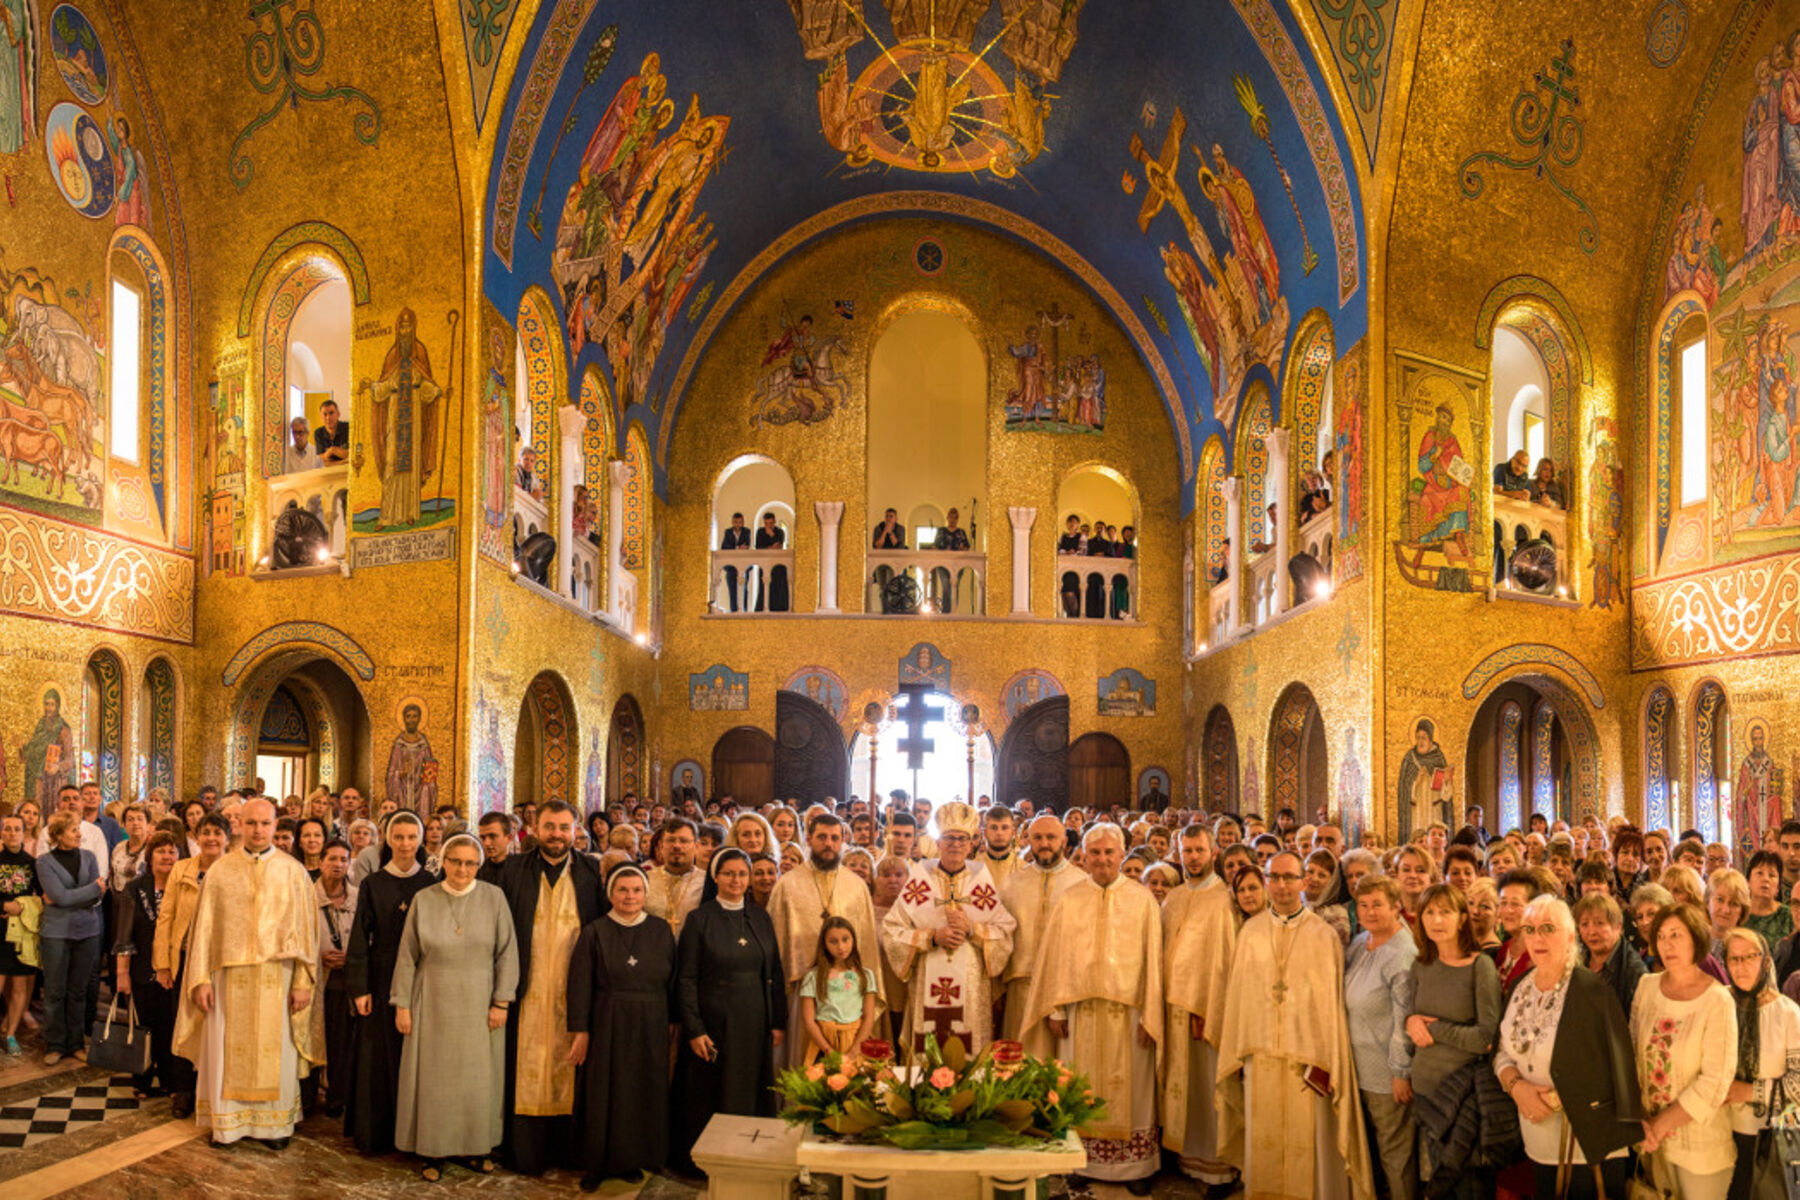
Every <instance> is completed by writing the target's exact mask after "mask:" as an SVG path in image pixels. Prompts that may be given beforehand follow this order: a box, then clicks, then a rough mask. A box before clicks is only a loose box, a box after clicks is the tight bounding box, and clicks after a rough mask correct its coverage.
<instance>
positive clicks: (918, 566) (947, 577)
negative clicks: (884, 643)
mask: <svg viewBox="0 0 1800 1200" xmlns="http://www.w3.org/2000/svg"><path fill="white" fill-rule="evenodd" d="M866 561H867V568H866V569H867V572H868V573H867V574H866V575H865V576H864V578H863V584H864V594H865V604H866V607H867V611H869V612H872V613H890V614H891V613H908V614H911V613H958V614H961V615H964V616H977V617H979V616H985V615H986V613H987V555H986V554H982V553H980V552H978V551H974V550H871V551H869V555H868V559H867V560H866Z"/></svg>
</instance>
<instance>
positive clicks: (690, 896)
mask: <svg viewBox="0 0 1800 1200" xmlns="http://www.w3.org/2000/svg"><path fill="white" fill-rule="evenodd" d="M659 845H660V846H661V848H662V865H661V866H656V867H651V868H650V869H649V870H647V871H645V872H644V879H645V886H646V887H647V888H648V889H649V898H648V900H647V901H646V902H645V904H644V911H645V912H647V913H649V914H650V915H651V916H653V917H661V918H662V919H663V920H665V921H667V922H668V923H669V929H670V930H671V931H672V932H673V933H674V935H675V939H676V940H677V941H680V940H681V926H682V923H683V922H684V921H686V920H687V918H688V914H689V913H691V912H693V911H694V910H695V909H696V908H699V907H700V896H701V893H702V891H703V890H704V889H705V887H706V872H705V871H703V870H701V869H700V868H699V867H698V866H697V865H695V862H694V856H695V852H696V851H697V850H698V849H699V842H698V840H697V834H696V830H695V828H694V823H693V822H692V821H690V820H688V819H687V818H686V817H670V818H669V819H668V820H666V821H664V822H663V823H662V841H661V842H660V843H659Z"/></svg>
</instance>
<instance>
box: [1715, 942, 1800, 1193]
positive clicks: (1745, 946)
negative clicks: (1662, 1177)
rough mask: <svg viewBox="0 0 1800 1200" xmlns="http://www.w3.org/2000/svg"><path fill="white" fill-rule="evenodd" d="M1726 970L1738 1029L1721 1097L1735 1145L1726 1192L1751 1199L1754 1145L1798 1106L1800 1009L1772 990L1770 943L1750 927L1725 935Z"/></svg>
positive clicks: (1772, 971) (1773, 973) (1799, 1093)
mask: <svg viewBox="0 0 1800 1200" xmlns="http://www.w3.org/2000/svg"><path fill="white" fill-rule="evenodd" d="M1725 970H1726V972H1727V973H1728V974H1729V975H1730V976H1731V998H1732V1000H1733V1002H1735V1003H1736V1005H1737V1029H1738V1044H1737V1072H1736V1073H1735V1074H1734V1075H1733V1076H1732V1081H1731V1087H1730V1089H1729V1090H1728V1091H1727V1092H1726V1093H1725V1100H1726V1102H1727V1105H1728V1106H1729V1108H1730V1109H1731V1140H1732V1141H1733V1142H1735V1143H1737V1164H1736V1165H1735V1166H1734V1167H1733V1168H1732V1173H1731V1190H1730V1191H1729V1193H1727V1194H1728V1195H1730V1196H1732V1197H1737V1196H1750V1195H1753V1194H1754V1192H1753V1190H1752V1183H1753V1181H1754V1178H1755V1167H1756V1162H1757V1158H1758V1157H1759V1156H1758V1154H1757V1149H1758V1145H1757V1144H1758V1142H1759V1141H1761V1140H1762V1139H1764V1138H1767V1137H1769V1136H1770V1133H1769V1130H1770V1128H1771V1127H1772V1126H1774V1125H1775V1124H1776V1122H1777V1121H1778V1120H1780V1121H1784V1122H1785V1121H1788V1120H1791V1119H1792V1114H1793V1112H1794V1108H1795V1106H1796V1105H1800V1006H1796V1005H1795V1003H1794V1002H1793V1001H1792V1000H1789V999H1788V998H1787V997H1786V996H1784V995H1782V994H1781V993H1780V992H1778V991H1776V990H1775V972H1774V969H1773V966H1772V964H1771V962H1770V955H1769V944H1768V942H1766V941H1764V940H1763V937H1762V935H1761V934H1760V933H1757V932H1756V931H1755V930H1753V929H1749V928H1740V929H1733V930H1731V931H1729V932H1728V933H1726V935H1725ZM1777 1089H1779V1091H1778V1090H1777Z"/></svg>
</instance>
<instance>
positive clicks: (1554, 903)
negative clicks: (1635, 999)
mask: <svg viewBox="0 0 1800 1200" xmlns="http://www.w3.org/2000/svg"><path fill="white" fill-rule="evenodd" d="M1519 936H1521V937H1522V938H1524V939H1525V946H1526V949H1527V950H1528V951H1529V952H1530V955H1531V962H1532V964H1533V965H1532V968H1531V970H1530V971H1529V972H1527V973H1526V975H1525V976H1524V978H1522V979H1521V980H1520V981H1519V985H1518V986H1517V987H1516V988H1514V989H1513V994H1512V998H1511V1000H1510V1001H1509V1003H1508V1004H1507V1007H1506V1015H1505V1016H1504V1017H1502V1018H1501V1021H1500V1040H1499V1044H1498V1046H1497V1047H1496V1048H1495V1051H1494V1073H1495V1074H1496V1075H1497V1076H1499V1079H1500V1086H1501V1087H1502V1088H1504V1089H1505V1090H1506V1094H1507V1096H1508V1098H1510V1099H1511V1100H1512V1102H1513V1104H1514V1105H1515V1106H1516V1107H1517V1108H1518V1110H1519V1129H1520V1133H1521V1134H1522V1135H1523V1138H1524V1141H1525V1155H1526V1157H1527V1158H1529V1159H1530V1160H1531V1163H1532V1167H1533V1171H1534V1173H1535V1175H1536V1180H1537V1188H1536V1192H1537V1194H1538V1195H1540V1196H1561V1195H1565V1194H1566V1195H1568V1196H1570V1197H1593V1196H1609V1195H1610V1196H1621V1195H1624V1189H1625V1186H1626V1181H1627V1179H1628V1177H1629V1176H1630V1173H1631V1160H1630V1158H1629V1157H1628V1151H1629V1148H1630V1146H1631V1145H1632V1143H1634V1142H1636V1141H1638V1140H1640V1139H1641V1138H1642V1137H1643V1126H1642V1124H1641V1122H1642V1118H1643V1115H1644V1113H1643V1107H1642V1104H1641V1102H1640V1100H1639V1095H1638V1080H1637V1058H1636V1055H1635V1054H1634V1053H1633V1050H1632V1042H1631V1031H1630V1028H1629V1027H1628V1026H1627V1024H1626V1021H1625V1014H1624V1012H1623V1011H1621V1010H1620V1008H1619V1002H1618V1000H1617V999H1616V998H1615V997H1614V996H1613V993H1612V989H1611V988H1609V987H1608V986H1607V985H1606V983H1605V981H1604V980H1602V979H1601V978H1600V977H1599V976H1598V975H1596V974H1594V973H1593V972H1592V971H1590V970H1588V969H1587V968H1586V967H1583V966H1581V965H1580V960H1579V953H1578V952H1579V949H1580V947H1579V945H1578V943H1577V940H1576V931H1575V918H1574V916H1573V914H1571V913H1570V911H1569V906H1568V905H1567V904H1566V903H1564V902H1563V901H1562V900H1560V899H1558V898H1556V897H1555V896H1539V897H1537V898H1536V899H1534V900H1532V901H1531V902H1530V903H1529V904H1527V905H1526V906H1525V915H1524V918H1523V920H1522V921H1521V923H1520V927H1519ZM1565 1186H1566V1187H1567V1189H1568V1190H1567V1191H1566V1193H1565V1192H1564V1191H1563V1190H1562V1189H1563V1187H1565ZM1596 1189H1598V1190H1596Z"/></svg>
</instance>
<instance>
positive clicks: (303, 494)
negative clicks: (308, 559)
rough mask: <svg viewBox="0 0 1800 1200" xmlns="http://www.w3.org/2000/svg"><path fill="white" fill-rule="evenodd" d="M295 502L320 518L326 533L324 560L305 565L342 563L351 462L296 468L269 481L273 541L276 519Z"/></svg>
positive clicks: (347, 518) (348, 528) (348, 512)
mask: <svg viewBox="0 0 1800 1200" xmlns="http://www.w3.org/2000/svg"><path fill="white" fill-rule="evenodd" d="M290 503H292V504H295V505H297V506H299V507H300V508H301V509H302V510H304V511H306V512H309V513H311V514H312V515H313V516H315V517H317V518H318V519H319V524H321V525H323V526H324V527H325V532H326V535H327V539H328V540H327V542H326V554H327V556H328V557H327V559H326V560H325V561H324V562H321V563H318V564H314V563H306V564H303V565H304V566H305V567H308V568H310V567H313V566H322V565H326V563H328V562H342V561H343V558H344V549H345V545H346V539H347V537H348V535H349V533H350V464H349V463H332V464H330V465H329V466H323V467H315V468H313V469H312V470H310V471H295V472H294V473H293V474H291V475H277V476H276V477H275V478H273V479H271V480H269V526H270V531H269V532H270V541H271V543H272V542H273V540H274V530H275V527H276V522H278V521H279V520H280V519H281V514H282V513H284V512H286V511H287V508H288V505H289V504H290Z"/></svg>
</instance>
